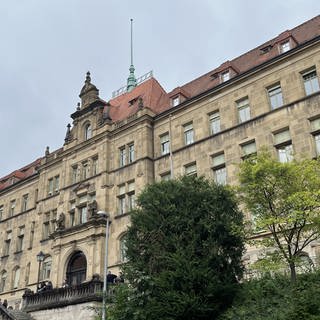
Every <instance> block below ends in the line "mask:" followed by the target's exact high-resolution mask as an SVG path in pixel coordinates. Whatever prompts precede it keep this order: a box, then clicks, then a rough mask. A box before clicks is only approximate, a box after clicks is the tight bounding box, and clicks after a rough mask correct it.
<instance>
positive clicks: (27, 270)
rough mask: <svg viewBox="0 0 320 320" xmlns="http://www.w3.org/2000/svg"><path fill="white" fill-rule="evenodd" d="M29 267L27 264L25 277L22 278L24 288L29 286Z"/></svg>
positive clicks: (29, 264)
mask: <svg viewBox="0 0 320 320" xmlns="http://www.w3.org/2000/svg"><path fill="white" fill-rule="evenodd" d="M30 266H31V263H30V262H28V263H27V265H26V271H25V277H24V280H25V285H26V286H27V285H28V284H29V276H30Z"/></svg>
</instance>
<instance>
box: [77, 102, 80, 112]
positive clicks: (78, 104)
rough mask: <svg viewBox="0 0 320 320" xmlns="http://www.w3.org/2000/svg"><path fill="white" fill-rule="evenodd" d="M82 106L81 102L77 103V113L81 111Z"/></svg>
mask: <svg viewBox="0 0 320 320" xmlns="http://www.w3.org/2000/svg"><path fill="white" fill-rule="evenodd" d="M80 105H81V104H80V102H78V103H77V111H79V110H80Z"/></svg>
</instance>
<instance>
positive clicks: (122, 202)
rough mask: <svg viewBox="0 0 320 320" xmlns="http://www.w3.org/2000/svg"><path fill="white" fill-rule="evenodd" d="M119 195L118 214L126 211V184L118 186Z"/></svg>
mask: <svg viewBox="0 0 320 320" xmlns="http://www.w3.org/2000/svg"><path fill="white" fill-rule="evenodd" d="M118 189H119V191H118V192H119V196H118V214H119V215H121V214H124V213H125V212H126V195H125V192H126V185H125V184H123V185H121V186H119V187H118Z"/></svg>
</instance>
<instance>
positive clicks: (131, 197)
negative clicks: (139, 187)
mask: <svg viewBox="0 0 320 320" xmlns="http://www.w3.org/2000/svg"><path fill="white" fill-rule="evenodd" d="M134 189H135V187H134V182H133V181H132V182H128V210H129V211H131V210H133V209H134V208H135V206H136V198H135V191H134Z"/></svg>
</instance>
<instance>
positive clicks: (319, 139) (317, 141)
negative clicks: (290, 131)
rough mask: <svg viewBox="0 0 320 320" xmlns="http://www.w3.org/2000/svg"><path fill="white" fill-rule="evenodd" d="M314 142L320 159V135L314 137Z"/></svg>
mask: <svg viewBox="0 0 320 320" xmlns="http://www.w3.org/2000/svg"><path fill="white" fill-rule="evenodd" d="M314 142H315V145H316V154H317V156H318V157H319V156H320V134H316V135H315V136H314Z"/></svg>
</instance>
